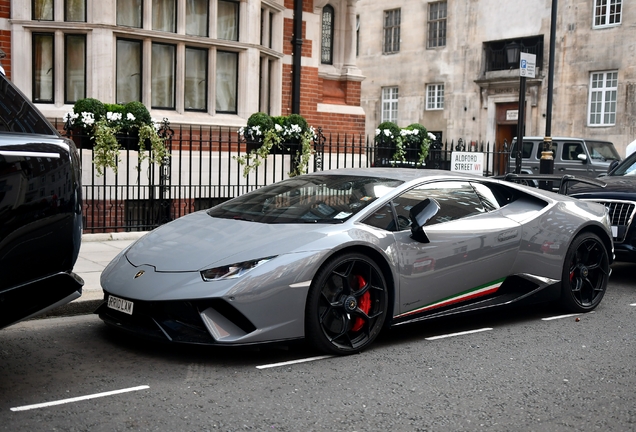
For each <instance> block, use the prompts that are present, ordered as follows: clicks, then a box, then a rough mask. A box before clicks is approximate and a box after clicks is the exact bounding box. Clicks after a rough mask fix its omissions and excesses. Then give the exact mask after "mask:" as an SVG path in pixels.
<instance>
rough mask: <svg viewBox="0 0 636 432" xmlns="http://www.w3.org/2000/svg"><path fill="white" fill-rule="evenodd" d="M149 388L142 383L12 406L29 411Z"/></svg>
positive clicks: (15, 409)
mask: <svg viewBox="0 0 636 432" xmlns="http://www.w3.org/2000/svg"><path fill="white" fill-rule="evenodd" d="M148 388H150V387H149V386H147V385H142V386H138V387H131V388H127V389H122V390H113V391H109V392H104V393H96V394H92V395H86V396H79V397H74V398H70V399H62V400H58V401H53V402H44V403H40V404H35V405H25V406H21V407H16V408H11V411H28V410H32V409H37V408H46V407H50V406H54V405H62V404H67V403H71V402H79V401H83V400H88V399H95V398H100V397H104V396H112V395H116V394H120V393H128V392H133V391H138V390H145V389H148Z"/></svg>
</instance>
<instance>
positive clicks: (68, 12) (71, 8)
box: [64, 0, 86, 22]
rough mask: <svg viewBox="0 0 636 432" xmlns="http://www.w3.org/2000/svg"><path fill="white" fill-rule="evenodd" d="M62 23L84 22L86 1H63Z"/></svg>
mask: <svg viewBox="0 0 636 432" xmlns="http://www.w3.org/2000/svg"><path fill="white" fill-rule="evenodd" d="M64 21H75V22H86V0H64Z"/></svg>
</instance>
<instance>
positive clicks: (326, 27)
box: [320, 5, 334, 64]
mask: <svg viewBox="0 0 636 432" xmlns="http://www.w3.org/2000/svg"><path fill="white" fill-rule="evenodd" d="M333 26H334V13H333V6H331V5H327V6H325V7H324V8H322V40H321V42H322V44H321V47H320V62H321V63H322V64H333Z"/></svg>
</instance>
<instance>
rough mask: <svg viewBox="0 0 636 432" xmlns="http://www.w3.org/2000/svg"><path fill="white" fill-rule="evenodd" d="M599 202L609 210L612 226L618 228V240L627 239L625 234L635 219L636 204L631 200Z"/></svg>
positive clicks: (616, 238)
mask: <svg viewBox="0 0 636 432" xmlns="http://www.w3.org/2000/svg"><path fill="white" fill-rule="evenodd" d="M597 202H598V203H599V204H603V205H604V206H605V207H606V208H607V210H608V211H609V215H610V219H611V220H612V226H615V227H617V228H618V230H617V231H618V234H617V236H616V237H614V240H615V241H617V242H622V241H623V240H625V235H626V234H627V230H628V228H629V225H630V224H631V223H632V220H633V219H634V209H635V208H636V204H635V203H633V202H631V201H597Z"/></svg>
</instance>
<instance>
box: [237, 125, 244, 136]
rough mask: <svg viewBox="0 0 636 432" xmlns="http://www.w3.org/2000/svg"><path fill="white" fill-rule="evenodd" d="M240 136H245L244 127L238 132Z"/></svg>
mask: <svg viewBox="0 0 636 432" xmlns="http://www.w3.org/2000/svg"><path fill="white" fill-rule="evenodd" d="M238 133H239V135H241V136H243V135H244V134H245V128H244V127H240V128H239V130H238Z"/></svg>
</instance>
